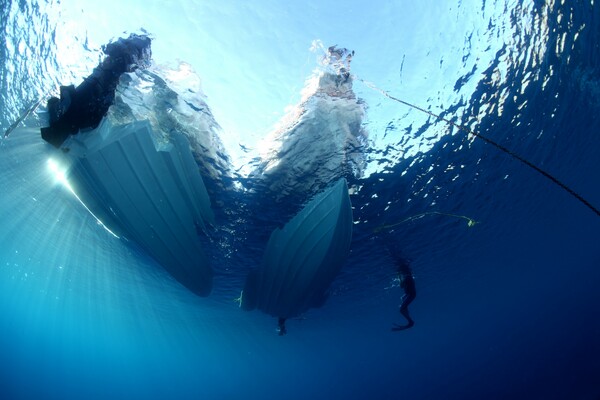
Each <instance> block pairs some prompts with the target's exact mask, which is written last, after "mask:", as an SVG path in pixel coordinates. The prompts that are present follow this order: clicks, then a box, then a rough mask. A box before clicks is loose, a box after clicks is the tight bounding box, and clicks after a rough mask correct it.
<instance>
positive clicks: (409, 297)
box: [392, 260, 417, 331]
mask: <svg viewBox="0 0 600 400" xmlns="http://www.w3.org/2000/svg"><path fill="white" fill-rule="evenodd" d="M397 266H398V268H397V272H398V279H400V287H401V288H402V289H403V290H404V295H403V296H402V303H401V304H400V314H402V315H403V316H404V318H406V321H407V322H408V323H407V324H406V325H399V324H394V326H393V327H392V331H403V330H405V329H408V328H411V327H412V326H413V325H414V324H415V321H413V320H412V318H411V317H410V314H409V312H408V306H409V304H410V303H412V301H413V300H414V299H415V297H417V289H416V287H415V278H414V277H413V274H412V270H411V269H410V266H409V265H408V262H406V261H405V260H400V261H398V263H397Z"/></svg>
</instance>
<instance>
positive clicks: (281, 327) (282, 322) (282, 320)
mask: <svg viewBox="0 0 600 400" xmlns="http://www.w3.org/2000/svg"><path fill="white" fill-rule="evenodd" d="M285 320H286V319H285V318H283V317H279V319H278V320H277V332H279V336H283V335H285V334H286V333H287V330H286V329H285Z"/></svg>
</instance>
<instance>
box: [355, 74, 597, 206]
mask: <svg viewBox="0 0 600 400" xmlns="http://www.w3.org/2000/svg"><path fill="white" fill-rule="evenodd" d="M355 79H357V80H358V81H360V82H362V83H364V84H365V85H366V86H367V87H369V88H371V89H373V90H375V91H377V92H379V93H381V94H382V95H384V96H385V97H387V98H388V99H390V100H393V101H396V102H398V103H400V104H404V105H406V106H408V107H411V108H414V109H416V110H419V111H421V112H423V113H425V114H427V115H429V116H431V117H433V118H436V119H439V120H441V121H444V122H446V123H447V124H449V125H452V126H454V127H455V128H458V129H460V130H462V131H464V132H467V133H468V134H470V135H473V136H475V137H478V138H479V139H481V140H483V141H484V142H486V143H489V144H491V145H492V146H494V147H495V148H497V149H498V150H500V151H502V152H504V153H506V154H508V155H509V156H511V157H513V158H515V159H517V160H519V161H520V162H522V163H523V164H525V165H526V166H528V167H529V168H531V169H533V170H535V171H537V172H539V173H540V174H542V175H543V176H545V177H546V178H548V179H550V181H552V182H553V183H554V184H556V185H558V186H559V187H560V188H562V189H563V190H565V191H566V192H567V193H569V194H570V195H571V196H573V197H575V198H576V199H577V200H579V201H580V202H581V203H583V204H584V205H585V206H586V207H588V208H589V209H590V210H592V211H593V212H594V213H596V215H598V216H599V217H600V210H598V209H597V208H596V207H594V206H593V205H592V204H591V203H590V202H589V201H587V200H586V199H584V198H583V197H582V196H581V195H579V194H578V193H577V192H575V191H574V190H573V189H571V188H570V187H569V186H567V185H565V184H564V183H562V182H561V181H560V180H558V179H557V178H556V177H554V176H552V175H551V174H550V173H548V172H546V171H544V170H543V169H541V168H540V167H538V166H537V165H535V164H533V163H532V162H530V161H528V160H526V159H525V158H523V157H521V156H520V155H518V154H515V153H513V152H512V151H510V150H509V149H508V148H506V147H504V146H502V145H501V144H499V143H497V142H495V141H493V140H492V139H490V138H488V137H486V136H484V135H482V134H480V133H477V132H475V131H473V130H472V129H470V128H468V127H466V126H464V125H459V124H457V123H456V122H453V121H450V120H449V119H446V118H444V117H442V116H440V115H438V114H435V113H432V112H431V111H428V110H425V109H424V108H421V107H419V106H417V105H414V104H412V103H409V102H408V101H404V100H402V99H399V98H397V97H394V96H392V95H390V94H389V93H388V92H386V91H385V90H382V89H379V88H378V87H377V86H375V85H373V84H372V83H370V82H366V81H364V80H362V79H360V78H358V77H355Z"/></svg>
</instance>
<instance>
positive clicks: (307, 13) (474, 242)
mask: <svg viewBox="0 0 600 400" xmlns="http://www.w3.org/2000/svg"><path fill="white" fill-rule="evenodd" d="M413 3H416V2H410V4H401V3H400V2H385V1H375V2H371V3H369V6H368V7H367V6H365V5H364V4H362V3H360V2H357V3H352V2H350V3H348V4H347V5H346V6H345V7H341V6H340V5H339V3H337V2H315V3H306V4H304V5H303V6H300V5H295V6H292V5H290V6H288V5H285V4H284V3H281V4H279V3H277V2H268V1H260V2H257V3H256V4H255V5H253V6H252V7H250V6H248V5H244V4H243V3H239V2H228V3H226V4H225V5H222V4H221V3H214V4H211V3H209V4H196V3H195V2H192V1H187V2H172V3H170V5H169V6H168V7H167V6H162V5H161V3H160V2H152V1H150V2H144V7H143V8H140V7H139V6H140V4H139V3H136V2H128V4H127V5H123V6H122V7H123V8H122V12H121V13H119V16H118V17H115V18H114V19H111V18H109V14H110V13H111V12H113V10H115V7H117V6H115V7H112V6H111V5H110V4H109V3H106V2H103V3H102V4H103V6H97V5H95V4H96V2H94V3H93V4H92V3H91V2H90V3H89V4H88V3H87V2H80V1H75V0H71V1H63V2H61V3H60V4H57V3H54V2H43V1H39V2H36V1H29V2H28V1H20V2H17V1H7V0H3V1H2V3H0V4H2V7H0V18H1V19H0V27H1V28H2V29H1V30H0V35H1V39H2V41H1V42H2V47H0V60H1V61H2V62H1V63H0V82H1V84H0V85H1V86H0V89H1V90H0V109H2V113H0V127H1V128H2V129H1V130H0V132H4V130H5V129H7V128H8V127H9V126H10V125H11V123H12V122H14V121H15V120H16V119H17V118H18V116H19V115H22V113H23V112H24V111H25V110H26V109H27V108H28V107H29V106H30V105H31V104H32V103H34V102H35V101H37V99H38V98H40V97H43V96H47V95H48V93H50V92H52V91H53V90H55V89H54V88H55V87H56V85H57V84H59V83H63V84H64V83H68V82H71V81H73V82H75V83H76V82H78V81H80V80H81V79H82V78H83V77H84V76H86V75H87V74H88V73H89V71H90V68H93V66H94V65H95V64H96V63H97V62H98V57H99V54H100V53H99V46H100V45H101V44H102V43H105V42H106V41H107V40H109V39H110V37H113V36H119V35H120V34H121V33H122V32H123V31H138V30H139V29H140V28H144V29H147V30H148V31H149V32H151V33H152V34H153V35H154V36H155V43H154V44H155V47H154V50H155V52H154V54H155V59H157V61H161V62H168V61H169V60H175V59H182V60H185V61H188V62H190V63H191V64H192V65H193V66H194V68H195V69H196V70H197V72H198V74H199V75H200V76H201V77H202V79H203V85H204V89H205V91H206V94H207V97H208V102H209V104H210V105H211V107H212V109H213V112H214V114H215V117H216V118H217V120H218V121H219V123H220V124H221V125H222V126H223V128H224V133H223V136H224V137H223V142H224V143H225V145H227V146H229V151H230V152H231V155H232V160H233V163H234V164H235V165H236V166H237V167H239V168H241V169H239V173H238V175H236V176H234V177H233V178H232V179H234V180H235V181H236V182H237V185H235V186H234V188H232V189H231V190H230V191H229V192H227V193H221V195H220V196H219V200H220V202H219V203H218V204H216V205H215V208H216V212H217V216H218V218H219V221H220V227H219V228H218V230H217V233H218V235H217V237H216V238H215V241H214V246H213V251H212V253H211V257H212V258H213V259H214V260H213V261H214V262H213V265H214V266H215V269H216V276H215V282H214V290H213V293H212V295H211V296H210V297H208V298H198V297H196V296H194V295H193V294H191V293H189V292H188V291H187V290H186V289H184V288H183V287H182V286H180V285H179V284H178V283H177V282H176V281H175V280H174V279H173V278H171V277H170V276H169V275H168V274H167V273H166V272H165V271H164V270H163V269H162V268H161V267H160V266H158V265H157V264H156V263H154V262H153V261H152V260H151V259H149V258H148V257H147V256H146V255H145V254H144V253H143V252H142V251H141V250H139V249H138V248H136V247H135V245H131V244H128V243H125V242H123V241H122V240H118V239H115V238H114V237H112V236H111V235H110V234H108V233H107V232H106V231H105V230H104V229H102V228H101V227H100V226H99V225H98V224H97V222H96V220H95V219H94V218H93V217H91V216H90V215H89V214H88V213H87V212H86V211H85V210H84V209H83V208H82V207H80V206H79V204H78V203H77V201H76V200H75V199H73V198H72V197H71V196H69V195H68V193H66V191H65V190H64V189H63V188H62V187H61V186H60V185H59V184H57V183H56V181H55V179H54V177H53V176H52V175H51V174H49V173H48V170H47V167H46V163H47V159H48V158H49V157H50V156H51V155H52V154H53V153H52V152H53V149H52V148H51V147H50V146H49V145H47V144H46V143H44V142H43V141H42V140H41V139H40V137H39V125H40V124H41V121H40V120H41V118H42V117H41V114H39V116H38V115H36V114H33V115H31V116H30V117H29V118H27V119H26V120H25V121H24V123H22V124H20V125H19V127H18V128H17V129H16V130H15V131H13V132H12V133H11V135H10V136H9V137H8V138H4V139H0V171H1V173H0V193H1V194H0V243H1V245H0V332H1V338H2V341H1V342H0V394H1V395H0V397H1V398H6V399H29V398H44V399H66V398H69V399H71V398H73V399H80V398H93V399H96V398H97V399H101V398H200V397H202V398H214V399H240V398H275V397H279V398H286V399H304V398H316V399H326V398H347V399H364V398H372V399H400V398H407V399H482V398H485V399H506V398H517V399H521V398H523V399H586V400H587V399H598V398H600V383H599V382H600V320H599V319H598V311H597V309H598V307H599V306H600V291H598V289H597V287H598V285H599V284H600V268H598V267H599V266H600V247H599V246H598V243H599V242H600V240H599V239H600V218H599V217H598V215H597V214H595V213H594V211H593V210H591V209H590V208H588V207H586V206H585V205H584V204H582V203H581V202H580V201H578V200H577V199H576V198H574V197H573V196H572V195H570V194H569V193H567V192H566V191H565V190H563V189H561V188H560V187H559V186H557V185H556V184H555V183H553V182H551V181H550V180H549V179H547V178H546V177H544V176H542V175H541V174H539V173H538V172H536V171H534V170H532V169H531V168H529V167H527V166H526V165H524V164H523V163H521V162H519V161H517V160H515V158H513V157H511V156H509V155H507V154H505V153H503V152H502V151H499V150H498V149H497V148H495V147H494V146H492V145H490V144H487V143H485V142H484V141H482V140H481V139H478V138H475V137H473V136H469V135H467V134H466V133H465V131H464V130H459V129H457V128H452V127H450V126H449V125H448V124H447V123H444V122H440V121H439V120H436V119H434V118H432V117H429V116H427V115H425V114H423V113H421V112H419V111H417V110H415V109H411V108H409V107H407V106H405V105H403V104H400V103H398V102H397V101H394V100H393V99H390V98H389V97H386V96H385V95H383V94H382V93H380V92H378V91H376V90H373V89H371V88H370V87H369V86H368V85H367V84H365V83H364V82H363V81H360V80H359V79H363V80H364V81H366V82H370V83H373V84H374V85H376V86H377V87H379V88H381V89H382V90H384V91H386V92H388V93H389V95H391V96H394V97H396V98H399V99H402V100H405V101H409V102H411V103H414V104H416V105H418V106H420V107H423V108H425V109H427V110H429V111H431V112H434V113H438V114H442V116H443V117H444V118H446V119H449V120H452V121H453V122H455V123H457V124H460V125H464V126H467V127H468V128H469V129H472V130H473V131H474V132H476V133H478V134H482V135H485V136H486V137H487V138H490V139H491V140H493V141H495V142H497V143H498V144H500V145H502V146H504V147H506V148H508V149H509V150H510V151H512V152H514V153H515V154H517V155H519V156H521V157H523V158H525V159H527V160H529V161H530V162H532V163H533V164H535V165H537V166H539V167H540V168H542V169H543V170H545V171H547V172H548V173H550V174H551V175H553V176H554V177H555V178H556V179H558V180H559V181H561V182H563V183H564V184H565V185H567V186H568V187H570V188H571V189H572V190H573V191H575V192H576V193H578V194H579V195H581V196H582V197H584V198H585V199H586V200H587V201H589V203H590V204H591V205H592V206H594V207H596V208H598V207H600V185H598V183H599V182H600V172H599V171H600V157H598V153H599V151H600V138H599V136H598V132H600V72H599V71H600V70H599V69H598V65H600V46H599V45H598V43H600V25H599V21H600V7H599V6H598V4H596V3H595V2H593V1H570V2H569V1H565V2H562V3H561V2H550V1H549V2H528V1H506V2H502V1H497V2H490V1H483V2H481V1H473V2H467V1H462V2H452V1H445V2H433V1H432V2H420V3H418V4H413ZM563 3H564V4H563ZM181 15H188V17H187V18H183V17H181ZM174 18H182V19H181V23H178V24H175V25H173V24H172V21H173V20H174ZM103 35H104V36H103ZM66 38H71V39H70V41H69V40H67V39H66ZM317 39H318V40H321V41H322V42H323V43H324V44H325V45H329V44H339V45H341V46H346V47H349V48H353V49H355V50H356V57H355V59H354V60H353V64H352V68H353V73H354V74H356V77H357V80H356V81H355V85H354V90H355V92H356V93H357V95H358V96H359V97H361V98H363V99H364V101H365V103H366V104H367V105H368V109H367V118H366V120H365V121H364V127H365V129H366V130H367V131H368V132H369V141H370V142H369V146H367V147H366V148H365V149H364V151H365V154H366V157H367V163H368V168H367V171H366V172H365V173H364V174H363V175H362V176H355V177H351V179H350V182H349V183H350V185H351V186H352V187H353V188H354V192H353V194H352V195H351V201H352V205H353V209H354V221H355V225H354V232H353V242H352V248H351V253H350V255H349V257H348V261H347V263H346V265H345V266H344V267H343V269H342V272H341V274H340V275H339V276H338V277H337V278H336V280H335V281H334V283H333V285H332V291H333V294H332V296H331V297H330V298H329V300H328V301H327V303H326V304H325V306H324V307H323V308H319V309H313V310H310V311H308V312H307V313H306V314H305V315H303V316H302V317H301V318H297V319H291V320H290V321H288V332H289V333H288V335H286V336H284V337H279V336H277V333H276V332H275V327H276V323H275V321H274V320H273V318H271V317H269V316H267V315H264V314H262V313H260V312H257V311H254V312H248V313H247V312H243V311H241V310H240V309H239V308H238V306H237V303H236V302H235V298H236V297H238V296H239V291H240V290H241V288H242V287H243V282H244V279H245V276H246V273H247V271H249V270H250V268H252V267H255V266H256V265H257V264H258V263H259V262H260V257H261V255H262V251H263V249H264V247H265V244H266V238H268V234H269V232H270V229H271V228H272V226H268V225H269V224H268V223H266V222H265V221H270V223H271V225H273V224H275V225H276V224H281V223H284V222H285V220H286V218H288V217H289V213H290V212H292V210H291V209H292V208H293V207H294V206H295V205H294V204H295V203H294V201H297V202H298V203H300V202H302V201H304V200H305V198H306V196H308V195H310V194H306V193H297V194H296V198H294V199H291V201H290V202H288V203H286V204H279V206H278V207H274V206H273V204H276V203H273V202H271V201H270V199H264V198H261V193H264V192H261V191H260V190H256V187H255V186H253V182H252V178H251V177H250V175H248V174H246V173H245V172H244V171H245V170H244V168H242V167H244V166H246V165H249V166H252V165H253V161H252V160H253V159H254V158H256V157H258V155H257V154H258V153H259V150H260V149H259V146H260V145H259V144H258V143H259V140H260V138H262V137H264V136H266V135H267V133H268V131H269V129H270V127H271V126H272V125H273V124H274V123H276V122H277V121H278V119H279V118H281V116H282V115H283V112H284V109H285V106H286V105H288V104H295V103H297V102H298V100H299V98H300V97H299V96H300V95H299V93H300V91H301V89H302V87H303V85H304V79H305V78H306V77H307V76H309V75H310V74H311V71H312V69H313V68H314V66H315V64H316V62H315V60H316V56H315V55H314V54H313V53H311V52H310V51H309V50H308V48H309V47H310V46H311V42H312V41H313V40H317ZM203 55H205V56H203ZM253 93H254V94H255V96H252V94H253ZM249 99H251V100H249ZM240 144H241V145H242V146H245V147H244V148H245V149H246V150H245V151H240V146H239V145H240ZM248 149H249V150H248ZM317 161H318V160H317ZM288 200H289V199H288ZM463 217H465V218H470V219H473V220H475V221H477V223H476V224H475V225H474V226H469V225H468V224H467V220H466V219H465V218H463ZM392 225H394V226H392ZM382 226H383V227H384V232H385V233H386V235H387V236H386V237H387V238H388V239H387V240H388V241H391V243H392V244H391V248H392V249H393V251H394V252H395V253H396V255H399V256H402V257H404V258H407V259H410V260H411V266H412V268H413V272H414V275H415V280H416V284H417V293H418V294H417V298H416V300H415V301H414V302H413V303H412V304H411V306H410V309H411V315H412V317H413V318H414V320H415V326H414V327H413V328H411V329H409V330H406V331H402V332H391V331H390V327H391V325H392V324H393V323H398V322H400V323H402V319H401V316H400V315H399V314H398V309H397V306H398V304H399V302H400V297H401V295H402V292H401V290H400V288H399V287H398V283H397V281H396V280H395V274H394V271H395V269H394V268H395V267H394V264H393V260H392V257H390V254H389V251H388V248H389V247H390V245H389V242H388V248H386V246H385V245H384V243H383V240H382V238H381V235H376V234H375V233H374V232H375V231H376V230H377V229H378V228H381V227H382Z"/></svg>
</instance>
